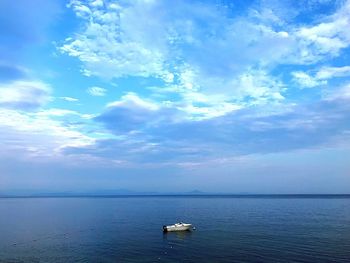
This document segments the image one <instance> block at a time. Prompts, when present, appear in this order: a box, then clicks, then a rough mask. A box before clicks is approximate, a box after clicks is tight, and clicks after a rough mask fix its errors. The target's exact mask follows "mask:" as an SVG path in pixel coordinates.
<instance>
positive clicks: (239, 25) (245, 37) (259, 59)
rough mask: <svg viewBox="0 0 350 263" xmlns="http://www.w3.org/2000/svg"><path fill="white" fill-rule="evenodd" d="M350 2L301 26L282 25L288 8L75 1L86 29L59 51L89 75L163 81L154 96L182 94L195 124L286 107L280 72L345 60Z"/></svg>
mask: <svg viewBox="0 0 350 263" xmlns="http://www.w3.org/2000/svg"><path fill="white" fill-rule="evenodd" d="M349 3H350V2H349V1H348V2H345V3H344V4H343V5H342V6H341V7H340V8H339V9H338V10H337V11H336V12H335V13H334V14H333V15H330V16H325V17H321V18H318V21H316V22H315V23H312V24H311V25H303V26H300V25H298V24H294V25H293V24H292V23H288V21H286V20H285V19H284V18H283V17H284V15H283V14H286V12H285V10H284V11H283V10H282V8H281V5H280V8H277V9H276V8H272V7H270V6H269V5H268V4H264V5H261V7H259V8H257V9H256V10H251V9H249V10H248V11H247V13H246V14H245V13H244V12H245V11H242V13H243V15H240V16H233V17H230V16H228V15H227V10H226V9H225V8H226V7H225V6H224V5H223V6H221V5H213V4H211V3H202V4H198V3H197V2H193V1H190V2H188V1H181V0H180V1H178V2H177V4H176V5H174V6H173V7H172V8H169V6H168V3H167V2H166V1H141V0H140V1H134V2H132V3H128V4H126V3H125V2H118V3H114V2H110V3H102V2H100V1H96V2H94V3H92V2H90V3H89V2H88V3H86V2H82V1H78V0H74V1H72V2H71V4H70V7H71V8H72V9H73V10H74V11H75V12H76V14H77V15H78V16H79V17H80V18H81V19H82V21H83V23H82V25H83V27H82V28H81V30H80V31H79V32H78V33H77V34H75V35H74V36H72V37H71V38H68V39H67V40H66V41H65V43H64V44H63V46H62V47H61V48H60V49H61V51H62V52H63V53H66V54H68V55H70V56H74V57H77V58H78V59H79V60H80V61H81V62H82V67H83V68H82V71H83V72H84V74H86V75H89V76H99V77H103V78H110V79H113V78H120V77H125V76H128V77H135V76H141V77H155V78H159V79H161V80H163V81H164V83H163V87H161V85H160V86H159V87H158V88H156V89H153V91H154V93H156V94H155V95H157V94H158V95H159V94H160V96H163V98H164V97H166V95H167V94H166V92H168V93H176V94H177V95H179V96H178V97H179V99H173V97H175V96H173V97H171V98H170V104H171V105H172V106H173V107H174V108H176V109H178V110H181V111H183V112H185V113H186V114H188V116H187V117H190V118H192V119H201V118H204V119H205V118H210V117H214V116H221V115H224V114H227V113H229V112H231V111H234V110H236V109H239V108H242V107H247V106H252V105H263V104H265V105H268V104H271V103H274V104H278V103H281V102H282V101H283V100H284V96H285V91H286V89H287V85H285V84H284V83H282V81H281V79H282V76H276V75H274V74H273V73H272V72H273V70H274V69H275V68H276V67H277V66H278V65H281V64H287V65H291V64H297V65H300V64H307V65H309V64H313V63H318V62H320V61H322V60H325V59H327V58H330V57H335V56H337V55H339V54H340V53H339V52H340V51H341V50H342V49H343V48H346V47H348V46H349V45H350V41H349V40H350V37H349V33H348V30H346V29H347V28H348V27H349V19H348V17H349V12H350V11H349V10H350V8H349V6H350V4H349ZM276 10H277V11H276ZM281 10H282V11H283V12H282V11H281ZM184 14H186V15H184ZM223 25H225V26H223ZM155 36H157V37H155ZM328 71H329V69H328ZM320 74H321V73H320ZM323 74H326V73H325V72H323ZM333 74H336V73H334V72H333ZM337 74H338V75H339V74H340V73H339V72H338V73H337ZM342 74H345V73H344V72H343V73H342ZM293 76H294V79H295V81H296V82H297V83H299V84H300V85H301V86H302V87H315V86H318V85H323V84H326V83H327V79H325V78H318V77H317V76H316V78H315V77H314V76H312V75H310V74H308V72H300V71H299V72H294V73H293ZM162 88H163V90H162ZM153 95H154V94H153ZM165 100H169V99H167V98H165ZM190 114H192V116H191V115H190Z"/></svg>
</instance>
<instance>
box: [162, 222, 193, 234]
mask: <svg viewBox="0 0 350 263" xmlns="http://www.w3.org/2000/svg"><path fill="white" fill-rule="evenodd" d="M191 230H195V228H194V227H193V226H192V224H185V223H182V222H181V223H176V224H174V225H170V226H163V232H172V231H191Z"/></svg>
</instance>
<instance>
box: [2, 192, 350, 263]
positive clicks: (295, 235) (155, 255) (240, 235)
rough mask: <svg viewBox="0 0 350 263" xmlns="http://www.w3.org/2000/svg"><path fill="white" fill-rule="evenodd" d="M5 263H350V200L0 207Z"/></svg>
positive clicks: (169, 199)
mask: <svg viewBox="0 0 350 263" xmlns="http://www.w3.org/2000/svg"><path fill="white" fill-rule="evenodd" d="M178 221H183V222H186V223H192V224H193V225H194V226H195V227H196V228H197V229H196V230H195V231H193V232H178V233H167V234H163V232H162V226H163V225H164V224H173V223H175V222H178ZM0 262H310V263H315V262H350V198H349V196H114V197H41V198H0Z"/></svg>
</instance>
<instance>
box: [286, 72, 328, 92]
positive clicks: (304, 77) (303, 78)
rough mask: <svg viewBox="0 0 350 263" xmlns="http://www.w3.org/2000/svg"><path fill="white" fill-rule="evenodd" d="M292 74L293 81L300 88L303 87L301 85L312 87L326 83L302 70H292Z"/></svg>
mask: <svg viewBox="0 0 350 263" xmlns="http://www.w3.org/2000/svg"><path fill="white" fill-rule="evenodd" d="M292 76H293V78H294V81H295V82H296V83H298V84H299V85H300V88H303V87H307V88H313V87H317V86H320V85H325V84H327V81H324V80H322V81H321V80H319V79H317V78H314V77H312V76H310V75H308V74H306V73H305V72H302V71H295V72H292Z"/></svg>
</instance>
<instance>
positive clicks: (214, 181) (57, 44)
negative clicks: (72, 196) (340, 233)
mask: <svg viewBox="0 0 350 263" xmlns="http://www.w3.org/2000/svg"><path fill="white" fill-rule="evenodd" d="M349 28H350V1H345V0H337V1H330V0H302V1H291V0H285V1H277V0H269V1H267V0H251V1H243V0H242V1H226V0H220V1H219V0H216V1H208V0H202V1H199V0H198V1H197V0H195V1H185V0H178V1H160V0H158V1H157V0H136V1H125V0H120V1H116V0H104V1H103V0H87V1H80V0H71V1H61V0H32V1H26V0H18V1H10V0H2V1H1V2H0V146H1V147H0V194H3V193H16V192H20V191H27V192H32V193H47V192H51V193H54V192H57V193H60V192H99V191H116V190H118V189H127V190H128V191H134V192H159V193H164V192H165V193H166V192H190V191H194V190H199V191H203V192H209V193H260V194H273V193H279V194H283V193H286V194H307V193H310V194H320V193H326V194H330V193H332V194H344V193H350V161H349V159H350V30H349Z"/></svg>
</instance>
